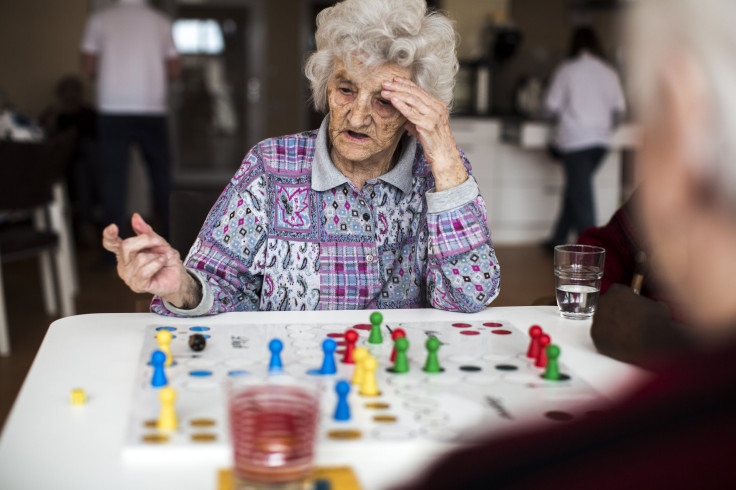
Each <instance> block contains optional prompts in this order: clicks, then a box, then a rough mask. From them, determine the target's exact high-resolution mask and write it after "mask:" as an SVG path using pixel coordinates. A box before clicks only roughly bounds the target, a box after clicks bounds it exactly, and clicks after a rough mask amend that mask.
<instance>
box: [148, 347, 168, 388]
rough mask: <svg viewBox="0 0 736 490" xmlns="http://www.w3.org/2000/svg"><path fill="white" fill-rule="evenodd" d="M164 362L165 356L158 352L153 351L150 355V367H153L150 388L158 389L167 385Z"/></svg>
mask: <svg viewBox="0 0 736 490" xmlns="http://www.w3.org/2000/svg"><path fill="white" fill-rule="evenodd" d="M165 362H166V354H164V353H163V352H161V351H160V350H155V351H153V354H151V366H153V377H152V378H151V386H153V387H154V388H158V387H160V386H166V385H167V384H169V382H168V380H167V379H166V373H165V372H164V363H165Z"/></svg>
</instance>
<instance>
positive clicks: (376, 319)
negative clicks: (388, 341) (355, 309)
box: [368, 311, 383, 344]
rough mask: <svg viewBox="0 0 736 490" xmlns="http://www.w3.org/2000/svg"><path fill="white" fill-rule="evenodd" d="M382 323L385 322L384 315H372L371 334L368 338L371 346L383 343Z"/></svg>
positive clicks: (375, 313)
mask: <svg viewBox="0 0 736 490" xmlns="http://www.w3.org/2000/svg"><path fill="white" fill-rule="evenodd" d="M381 322H383V315H381V314H380V313H379V312H377V311H374V312H373V313H371V334H370V336H369V337H368V343H369V344H382V343H383V335H382V334H381Z"/></svg>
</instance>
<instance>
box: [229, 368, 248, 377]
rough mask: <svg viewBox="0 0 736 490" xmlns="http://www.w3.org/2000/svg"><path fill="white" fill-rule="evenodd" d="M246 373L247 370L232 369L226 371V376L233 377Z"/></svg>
mask: <svg viewBox="0 0 736 490" xmlns="http://www.w3.org/2000/svg"><path fill="white" fill-rule="evenodd" d="M248 374H250V373H249V372H248V371H243V370H242V369H233V370H232V371H228V373H227V375H228V376H232V377H233V378H235V377H237V376H246V375H248Z"/></svg>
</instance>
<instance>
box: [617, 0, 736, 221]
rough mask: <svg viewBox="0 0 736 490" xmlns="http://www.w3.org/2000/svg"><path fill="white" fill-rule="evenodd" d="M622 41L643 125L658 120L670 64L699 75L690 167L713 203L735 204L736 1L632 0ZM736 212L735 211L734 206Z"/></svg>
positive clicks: (691, 136) (661, 111)
mask: <svg viewBox="0 0 736 490" xmlns="http://www.w3.org/2000/svg"><path fill="white" fill-rule="evenodd" d="M631 6H632V9H631V12H630V17H629V22H628V32H627V33H626V34H627V38H628V40H629V41H628V42H629V47H628V48H629V49H628V50H629V52H630V54H631V77H630V81H631V90H632V96H633V98H634V103H635V105H636V106H637V108H638V110H637V112H638V114H639V118H640V119H641V120H642V122H643V123H644V124H645V125H646V124H647V122H648V121H652V122H653V123H654V124H655V125H656V121H659V120H661V118H662V117H667V114H665V113H663V110H665V109H664V108H663V107H661V104H660V103H659V102H660V101H661V100H662V98H661V97H660V96H659V90H660V87H661V85H660V83H661V80H662V76H663V73H664V72H665V71H666V70H668V68H669V67H671V65H672V63H673V62H678V63H681V64H682V63H685V64H689V65H690V66H691V67H693V68H694V70H692V71H694V72H697V73H698V74H699V77H700V80H701V82H702V83H703V87H704V90H705V93H707V99H708V101H709V106H708V117H707V121H706V126H705V127H702V128H701V129H702V131H695V132H692V133H691V134H690V135H689V137H690V138H691V139H692V141H690V142H688V146H689V147H690V148H691V150H692V153H693V154H692V157H693V158H691V160H692V161H693V163H697V165H698V167H699V168H694V169H692V170H693V172H694V173H695V174H696V175H699V176H701V177H702V178H703V180H704V181H705V182H707V184H708V186H709V187H710V188H711V189H712V190H713V191H715V193H716V194H717V196H714V197H717V198H719V199H726V200H728V201H731V203H732V204H733V205H734V206H736V28H734V19H736V1H734V0H697V1H694V0H636V1H634V2H631ZM734 209H736V207H735V208H734Z"/></svg>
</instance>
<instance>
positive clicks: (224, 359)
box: [123, 319, 605, 465]
mask: <svg viewBox="0 0 736 490" xmlns="http://www.w3.org/2000/svg"><path fill="white" fill-rule="evenodd" d="M529 327H530V326H529V325H526V326H516V325H512V324H511V323H508V322H488V321H468V322H454V323H453V322H401V323H392V322H391V321H390V319H387V321H386V322H384V323H383V324H382V326H381V331H382V333H383V342H382V343H381V344H371V343H369V342H368V338H369V332H370V330H371V325H370V324H359V325H352V324H297V323H294V324H247V325H244V324H219V325H214V326H211V327H207V326H199V325H197V323H196V320H195V321H193V322H192V323H191V324H186V325H177V326H167V325H165V324H159V325H149V326H148V327H146V333H145V339H144V342H143V347H142V350H141V355H140V360H139V362H138V372H137V375H136V381H135V386H134V387H133V393H132V402H131V410H130V417H129V420H128V424H127V429H126V435H125V443H124V446H123V458H124V460H126V461H134V462H143V463H152V464H160V463H165V462H166V461H176V462H178V463H181V462H182V461H188V460H191V461H192V462H196V461H203V460H207V461H215V462H218V463H221V464H223V465H226V464H228V463H229V461H230V459H231V456H230V451H231V450H230V446H229V434H228V421H227V390H226V383H227V381H228V379H231V378H235V377H240V376H259V377H263V378H265V377H266V376H267V375H268V372H269V361H270V357H271V355H272V353H271V352H270V351H269V347H268V345H269V342H270V341H271V340H272V339H280V340H281V341H282V343H283V351H282V352H281V361H282V365H283V371H284V372H285V373H287V374H288V375H290V376H293V377H295V378H298V379H303V380H304V381H305V382H312V383H317V384H318V385H319V390H320V393H321V422H320V426H319V428H318V436H317V448H318V449H317V451H318V454H319V453H320V452H324V451H333V452H339V451H340V448H341V447H345V445H350V444H360V445H361V446H366V447H368V446H370V447H371V448H373V447H375V449H377V450H380V449H381V447H388V446H385V445H387V444H391V445H392V446H393V445H395V444H401V443H402V442H414V443H422V444H432V443H434V444H439V445H443V446H444V445H448V446H451V445H462V444H465V443H467V442H469V441H472V440H473V438H475V437H477V436H478V435H479V434H480V433H483V432H493V431H501V430H505V429H507V428H509V427H513V426H514V425H515V424H533V423H539V424H555V423H563V422H565V421H568V420H573V419H576V418H581V417H588V416H591V415H593V414H594V413H593V412H590V411H589V409H588V408H587V407H590V406H596V405H601V406H602V405H603V404H604V403H605V399H604V398H603V397H602V396H601V395H600V394H598V393H597V392H596V391H595V390H594V389H593V388H592V387H591V386H589V385H588V384H587V383H586V382H584V381H583V380H582V379H581V378H580V377H578V376H577V375H576V373H575V372H572V371H570V370H569V369H568V368H567V366H566V365H565V362H564V347H563V352H562V354H561V356H560V359H559V370H560V373H561V374H560V379H559V380H554V381H552V380H548V379H544V378H543V376H542V374H543V373H544V369H543V368H539V367H536V366H535V365H534V363H535V360H534V359H530V358H529V357H527V349H528V346H529V342H530V336H529V333H528V331H529ZM350 328H352V329H354V330H356V331H357V332H358V334H359V338H358V341H357V345H358V346H363V347H366V348H367V349H368V350H369V352H370V353H371V355H372V356H374V357H375V358H376V359H377V360H378V362H379V367H378V370H377V371H376V381H377V384H378V389H379V390H380V394H379V395H378V396H371V397H366V396H362V395H360V394H359V393H358V390H357V389H356V387H355V386H353V388H352V389H351V391H350V393H349V394H348V398H347V400H348V404H349V406H350V419H349V420H345V421H338V420H335V419H334V417H333V414H334V412H335V406H336V403H337V394H336V392H335V385H336V382H337V381H338V380H343V379H344V380H348V381H350V380H351V377H352V375H353V370H354V365H352V364H344V363H342V362H341V357H342V355H343V353H344V349H345V348H346V347H345V346H346V341H345V339H344V334H345V332H346V330H347V329H350ZM397 328H401V329H403V330H404V331H405V333H406V339H407V340H408V341H409V349H408V351H407V354H408V356H407V357H408V361H409V371H408V372H406V373H394V372H392V371H393V364H392V363H391V361H390V357H391V353H392V350H393V341H392V338H391V334H392V332H393V331H394V330H395V329H397ZM162 330H167V331H170V332H171V334H172V337H173V338H172V341H171V344H170V349H171V354H172V356H173V361H174V363H173V365H172V366H170V367H167V368H166V376H167V378H168V384H169V386H172V387H173V388H174V389H175V390H176V392H177V400H176V405H175V406H176V413H177V415H178V419H179V425H178V428H177V429H176V430H174V431H166V432H164V431H160V430H159V429H157V426H156V419H157V417H158V414H159V409H160V402H159V400H158V398H157V388H154V387H153V386H152V385H151V379H152V376H153V369H154V368H153V367H152V366H151V364H150V362H151V354H152V352H154V351H155V350H156V349H158V347H159V346H158V343H157V340H156V335H157V334H158V333H159V332H160V331H162ZM194 334H200V335H202V336H203V337H204V338H205V339H206V347H205V348H204V350H202V351H200V352H196V351H193V350H192V349H191V348H190V346H189V338H190V337H191V336H192V335H194ZM431 336H434V337H437V339H439V341H440V348H439V351H438V359H439V364H440V370H441V371H440V372H438V373H426V372H424V370H423V367H424V366H425V363H426V358H427V355H428V352H427V349H426V348H425V343H426V342H427V339H428V338H429V337H431ZM328 338H332V339H334V340H335V341H336V342H337V345H338V350H337V352H336V353H335V357H336V365H337V373H336V374H330V375H324V374H315V372H317V371H318V370H319V368H320V366H321V365H322V364H323V360H324V352H323V349H322V343H323V341H324V340H325V339H328ZM552 341H553V342H554V339H552Z"/></svg>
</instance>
